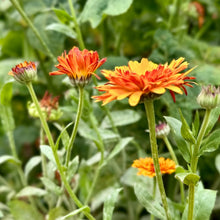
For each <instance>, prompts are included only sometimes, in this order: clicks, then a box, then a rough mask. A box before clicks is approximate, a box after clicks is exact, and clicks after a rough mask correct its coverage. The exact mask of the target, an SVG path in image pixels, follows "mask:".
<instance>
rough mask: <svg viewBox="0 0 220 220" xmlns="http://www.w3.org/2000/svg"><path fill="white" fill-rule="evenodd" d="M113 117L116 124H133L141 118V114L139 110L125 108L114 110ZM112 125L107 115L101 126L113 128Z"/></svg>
mask: <svg viewBox="0 0 220 220" xmlns="http://www.w3.org/2000/svg"><path fill="white" fill-rule="evenodd" d="M111 116H112V119H113V121H114V124H115V126H118V127H119V126H124V125H129V124H133V123H135V122H137V121H139V120H140V118H141V116H140V114H139V113H138V112H137V111H134V110H130V109H125V110H122V111H113V112H111ZM111 127H112V125H111V123H110V121H109V118H108V117H107V116H106V117H105V118H104V119H103V121H102V123H101V128H111Z"/></svg>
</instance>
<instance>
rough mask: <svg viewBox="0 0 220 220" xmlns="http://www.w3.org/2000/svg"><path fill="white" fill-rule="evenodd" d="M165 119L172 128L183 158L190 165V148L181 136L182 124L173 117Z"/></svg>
mask: <svg viewBox="0 0 220 220" xmlns="http://www.w3.org/2000/svg"><path fill="white" fill-rule="evenodd" d="M164 118H165V119H166V121H167V123H168V124H169V126H170V127H171V130H172V133H173V134H174V138H175V141H176V143H177V147H178V148H179V150H180V152H181V154H182V156H183V158H184V159H185V160H186V162H188V163H189V162H190V151H189V147H188V145H187V143H186V141H185V140H184V139H183V137H182V135H181V126H182V122H181V121H179V120H177V119H175V118H173V117H164Z"/></svg>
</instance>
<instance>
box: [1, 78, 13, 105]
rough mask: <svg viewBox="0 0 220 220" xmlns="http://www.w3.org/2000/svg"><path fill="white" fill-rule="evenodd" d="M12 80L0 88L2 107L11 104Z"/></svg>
mask: <svg viewBox="0 0 220 220" xmlns="http://www.w3.org/2000/svg"><path fill="white" fill-rule="evenodd" d="M13 81H14V80H13V79H10V80H8V81H7V82H6V83H4V85H3V86H2V88H1V91H0V94H1V98H0V100H1V104H2V105H10V104H11V98H12V82H13Z"/></svg>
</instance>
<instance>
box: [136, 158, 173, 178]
mask: <svg viewBox="0 0 220 220" xmlns="http://www.w3.org/2000/svg"><path fill="white" fill-rule="evenodd" d="M159 164H160V171H161V173H162V174H165V173H167V174H171V173H173V172H175V170H176V165H175V162H174V161H173V160H171V159H169V158H168V159H165V158H163V157H160V158H159ZM132 167H135V168H138V170H139V172H138V173H137V175H144V176H148V177H154V176H156V173H155V170H154V163H153V159H152V158H151V157H146V158H140V159H139V160H135V161H134V162H133V164H132Z"/></svg>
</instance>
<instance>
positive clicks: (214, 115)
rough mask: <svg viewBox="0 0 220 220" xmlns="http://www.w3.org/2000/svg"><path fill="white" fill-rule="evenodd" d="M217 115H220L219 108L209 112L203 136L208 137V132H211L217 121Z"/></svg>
mask: <svg viewBox="0 0 220 220" xmlns="http://www.w3.org/2000/svg"><path fill="white" fill-rule="evenodd" d="M219 115H220V107H217V108H214V109H212V110H211V114H210V116H209V122H208V126H207V128H206V132H205V135H208V134H209V132H210V131H211V130H212V128H213V127H214V125H215V123H216V122H217V121H218V118H219Z"/></svg>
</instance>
